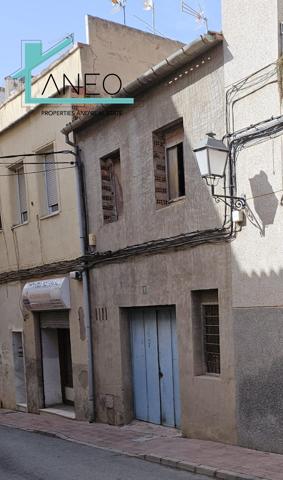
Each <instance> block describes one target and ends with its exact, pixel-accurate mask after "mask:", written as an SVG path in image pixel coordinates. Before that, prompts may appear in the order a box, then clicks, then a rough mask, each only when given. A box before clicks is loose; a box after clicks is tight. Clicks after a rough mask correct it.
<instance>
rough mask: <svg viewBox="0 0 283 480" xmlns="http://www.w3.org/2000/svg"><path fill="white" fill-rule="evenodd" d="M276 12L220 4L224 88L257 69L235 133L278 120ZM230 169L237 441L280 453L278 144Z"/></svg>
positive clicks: (277, 6) (271, 5) (273, 4)
mask: <svg viewBox="0 0 283 480" xmlns="http://www.w3.org/2000/svg"><path fill="white" fill-rule="evenodd" d="M282 9H283V2H282V1H281V0H272V1H270V2H268V4H267V3H266V2H265V1H256V0H252V1H249V2H241V8H239V4H238V2H235V1H233V0H231V1H230V0H224V1H223V32H224V36H225V39H226V42H227V43H226V48H225V54H224V58H225V59H226V63H225V67H224V78H225V86H226V88H227V89H228V88H229V87H230V86H231V84H233V83H235V82H236V81H238V80H239V79H240V78H242V79H243V78H244V77H246V76H248V75H252V74H255V72H257V71H258V70H259V69H263V70H262V71H261V72H260V73H259V74H258V75H255V76H253V78H252V80H253V85H252V86H250V87H249V88H247V87H248V85H247V84H245V85H244V87H245V88H244V89H242V90H241V91H240V92H239V93H238V95H236V96H235V97H234V100H237V102H236V103H235V105H234V109H233V113H234V129H235V130H237V129H239V128H245V127H248V126H249V125H250V124H253V123H256V122H259V121H263V120H265V119H268V118H270V117H271V116H278V115H280V114H281V113H282V110H281V101H280V97H279V89H278V84H277V75H276V64H273V65H272V66H270V67H268V68H265V67H266V66H267V65H269V64H271V63H272V62H276V61H277V58H278V57H279V56H280V55H281V42H282V37H280V35H279V27H280V25H279V23H280V21H282V18H283V17H282ZM239 31H241V34H239ZM266 74H267V75H269V78H268V77H267V78H266V81H265V82H263V83H259V77H260V76H263V75H266ZM270 82H271V83H270ZM267 84H269V85H267ZM259 87H263V88H261V89H259ZM236 170H237V187H238V194H245V195H246V196H247V199H248V206H249V209H250V212H251V215H252V217H253V220H252V221H251V220H250V219H247V220H246V224H245V225H244V226H243V228H242V231H241V232H239V233H238V235H237V239H236V241H234V242H233V243H232V259H233V261H232V292H233V296H232V302H233V304H232V306H233V322H234V342H235V352H236V356H235V365H236V382H237V417H238V439H239V443H240V444H241V445H244V446H248V447H251V448H257V449H263V450H271V451H277V452H279V451H280V452H281V453H282V451H283V446H282V438H283V428H282V409H281V406H280V395H281V390H282V382H281V377H282V371H281V370H282V368H281V366H280V365H281V363H282V352H281V349H280V343H281V344H282V305H283V288H282V259H283V248H282V227H283V224H282V205H281V199H282V193H283V192H282V188H283V185H282V137H281V136H279V137H278V138H267V139H266V141H265V142H264V143H261V144H259V145H256V146H252V147H249V148H246V149H244V150H243V151H242V152H241V153H240V154H239V156H238V159H237V164H236Z"/></svg>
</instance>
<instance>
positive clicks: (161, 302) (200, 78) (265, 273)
mask: <svg viewBox="0 0 283 480" xmlns="http://www.w3.org/2000/svg"><path fill="white" fill-rule="evenodd" d="M282 12H283V3H282V1H279V0H278V1H277V0H274V1H273V2H271V3H270V4H269V5H268V8H267V6H266V3H265V2H248V3H246V4H243V5H242V8H241V9H239V6H238V4H237V2H233V1H229V0H225V1H224V2H223V5H222V16H223V34H224V41H223V45H222V46H218V47H214V48H212V49H211V50H210V51H209V52H206V54H205V55H200V56H199V57H198V58H195V59H194V61H191V62H188V64H187V66H186V68H183V69H178V68H177V66H176V68H175V71H174V72H173V71H172V75H168V76H165V75H164V76H163V77H162V79H161V80H160V83H159V84H156V83H157V82H155V84H154V85H153V86H152V87H151V88H148V89H146V88H144V91H143V92H139V94H138V96H137V98H136V106H135V108H134V109H133V108H127V109H123V111H122V115H121V117H120V118H116V119H115V120H113V119H107V120H105V119H103V121H102V120H101V121H99V120H98V121H96V122H95V124H91V122H89V123H88V124H84V125H82V124H80V125H79V124H76V125H74V129H75V138H76V141H77V143H78V145H79V146H80V148H81V150H82V158H83V161H84V164H85V168H86V172H87V176H86V178H87V183H86V186H87V196H88V202H89V205H90V206H92V205H96V209H95V210H94V209H92V208H90V209H89V229H90V232H92V233H94V234H95V235H96V249H97V252H98V253H102V252H104V253H105V254H106V255H107V252H112V255H114V256H115V252H117V251H122V252H124V250H123V249H125V257H124V259H123V258H122V259H121V255H120V260H119V263H118V262H117V263H115V262H114V261H113V260H111V258H110V257H111V255H110V254H109V261H108V264H104V265H103V262H101V263H100V264H97V266H95V265H94V268H93V269H92V270H91V285H92V287H91V298H92V308H93V312H94V313H93V318H94V323H93V325H94V344H95V360H94V365H95V384H96V408H97V415H98V419H99V420H102V421H104V422H109V423H116V424H120V423H125V422H128V421H130V420H131V419H132V418H134V417H135V416H136V411H135V400H134V396H135V389H136V388H137V387H136V385H135V381H136V379H135V378H134V374H133V364H134V363H135V362H136V358H135V348H136V345H135V344H133V341H132V338H131V336H132V326H131V325H132V320H131V311H132V309H135V311H139V312H142V311H145V310H144V309H145V307H151V309H152V308H156V309H158V308H160V307H161V306H168V305H171V306H174V308H175V312H176V325H177V338H178V342H177V343H178V351H179V380H180V398H181V429H182V431H183V433H184V434H185V435H188V436H191V437H197V438H203V439H212V440H219V441H224V442H228V443H235V444H239V445H242V446H246V447H250V448H256V449H262V450H266V451H273V452H280V453H282V451H283V450H282V449H283V446H282V445H283V444H282V442H283V431H282V408H281V396H282V385H281V380H280V379H281V377H282V368H281V363H282V354H281V344H282V340H281V336H282V325H281V323H282V322H281V320H282V286H281V284H282V274H281V273H282V272H281V271H282V267H281V253H282V252H281V250H282V241H281V236H282V226H281V223H282V222H281V213H280V208H281V205H282V198H281V197H282V141H281V136H280V132H279V135H278V134H277V135H276V136H272V135H271V136H270V135H269V136H267V137H266V138H264V139H263V140H264V141H261V142H254V144H252V142H250V143H249V144H248V146H247V147H245V148H244V149H242V151H240V152H239V154H238V155H237V160H236V163H235V171H236V178H235V187H236V193H237V194H238V195H242V196H243V195H244V196H245V197H246V199H247V206H246V208H245V211H244V217H243V221H241V222H240V223H237V224H234V232H236V234H235V235H233V241H231V242H222V243H221V244H217V245H211V244H206V245H199V246H196V247H194V248H186V247H184V246H183V247H182V248H181V249H174V250H172V249H171V250H170V248H168V250H167V252H166V251H164V250H163V251H162V253H155V254H154V253H152V250H151V253H150V254H146V252H144V254H141V253H139V254H132V255H131V256H130V255H127V254H128V252H129V251H130V250H131V248H132V247H133V246H138V245H141V244H143V245H145V244H146V245H147V246H148V244H149V243H150V242H154V241H156V240H160V239H162V238H163V239H167V241H168V245H169V241H170V239H171V238H172V237H173V236H174V235H178V234H184V233H186V232H195V231H203V230H205V229H207V228H214V227H217V226H218V227H220V226H221V223H222V221H223V216H224V211H223V209H221V208H220V207H219V205H218V204H216V203H215V202H214V200H213V198H212V197H211V192H210V190H209V189H208V188H207V186H206V185H205V182H204V181H203V180H202V179H201V177H200V174H199V170H198V167H197V164H196V158H195V156H194V154H193V152H192V149H193V148H194V147H195V146H196V145H197V144H198V143H199V141H200V140H201V139H202V138H203V137H204V136H205V134H206V133H207V132H210V131H213V132H215V133H216V134H217V137H218V138H221V137H222V136H224V135H225V134H226V135H227V134H228V136H229V135H235V132H237V131H239V130H241V129H246V128H248V127H250V125H252V124H256V123H257V122H264V121H267V120H269V119H270V118H271V117H276V116H278V117H279V116H280V115H281V95H282V88H281V90H280V88H279V87H280V80H282V72H280V69H279V74H278V64H277V61H278V58H280V56H281V54H282V34H281V33H280V32H281V22H282V20H283V18H282ZM251 25H252V27H251ZM263 26H264V28H262V27H263ZM239 31H241V35H240V34H239ZM208 58H209V61H207V60H208ZM279 65H280V64H279ZM156 68H158V67H156ZM281 68H282V67H281ZM280 75H281V77H280ZM148 76H150V74H148ZM226 95H227V96H226ZM180 119H182V121H183V128H184V139H183V148H184V172H185V187H186V188H185V195H184V196H183V197H182V198H180V199H179V200H178V201H175V202H172V203H171V204H169V205H167V206H163V208H159V206H157V205H156V202H155V193H156V192H155V188H156V184H155V182H156V178H155V170H154V147H153V145H154V142H153V134H154V133H155V132H159V131H160V129H161V130H162V129H163V128H164V127H166V126H167V127H168V126H170V125H172V124H175V123H176V122H177V121H180ZM110 132H111V134H110ZM226 138H227V137H226ZM229 138H230V139H231V138H235V137H233V136H232V137H229ZM118 150H119V155H120V169H121V172H120V177H119V178H120V181H121V186H122V191H123V202H124V205H123V211H122V213H121V215H120V217H118V219H117V218H116V221H110V222H108V221H105V218H107V217H105V212H104V208H105V207H104V205H105V199H104V196H105V188H104V187H103V184H104V183H103V182H105V179H104V177H103V175H105V170H103V169H105V163H101V162H104V159H105V158H106V157H107V155H108V156H109V157H111V155H110V154H111V152H115V151H116V152H117V151H118ZM114 160H115V159H114ZM114 160H113V161H114ZM101 172H102V173H101ZM101 175H102V176H101ZM222 186H223V185H219V186H218V189H219V190H218V192H219V193H223V190H222V192H221V187H222ZM132 250H133V248H132ZM207 290H209V291H211V290H213V291H215V290H218V302H219V321H220V351H221V374H220V375H219V376H210V375H203V374H200V372H199V368H198V361H199V359H198V349H199V348H200V347H199V345H198V341H199V339H198V332H197V331H196V320H195V303H194V302H195V298H196V296H197V295H199V293H198V292H204V291H207ZM200 295H202V293H201V294H200ZM101 312H104V313H103V315H102V313H101ZM146 321H147V320H146ZM160 422H161V423H162V418H161V420H160Z"/></svg>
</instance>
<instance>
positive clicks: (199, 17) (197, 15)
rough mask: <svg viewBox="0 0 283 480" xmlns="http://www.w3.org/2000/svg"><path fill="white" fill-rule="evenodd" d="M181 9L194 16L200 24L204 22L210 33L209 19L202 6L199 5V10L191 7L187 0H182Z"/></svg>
mask: <svg viewBox="0 0 283 480" xmlns="http://www.w3.org/2000/svg"><path fill="white" fill-rule="evenodd" d="M181 11H182V12H183V13H187V14H188V15H190V16H191V17H194V18H195V20H196V22H197V23H198V24H204V25H205V27H206V33H208V19H207V17H206V15H205V12H204V11H203V9H202V8H201V6H199V10H195V9H194V8H192V7H190V5H189V4H188V3H187V2H185V0H181Z"/></svg>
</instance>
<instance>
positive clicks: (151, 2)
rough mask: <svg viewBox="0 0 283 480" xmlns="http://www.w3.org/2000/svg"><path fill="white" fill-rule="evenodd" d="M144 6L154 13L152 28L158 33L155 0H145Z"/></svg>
mask: <svg viewBox="0 0 283 480" xmlns="http://www.w3.org/2000/svg"><path fill="white" fill-rule="evenodd" d="M143 8H144V10H146V11H147V12H150V11H151V13H152V27H151V29H152V31H153V33H154V34H155V33H156V26H155V3H154V0H144V2H143Z"/></svg>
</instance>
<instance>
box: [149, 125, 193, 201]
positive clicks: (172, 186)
mask: <svg viewBox="0 0 283 480" xmlns="http://www.w3.org/2000/svg"><path fill="white" fill-rule="evenodd" d="M183 142H184V129H183V122H182V121H178V122H177V123H174V124H173V125H170V126H166V127H164V128H162V129H160V130H158V131H155V132H153V161H154V179H155V199H156V207H157V208H162V207H164V206H166V205H168V204H169V203H170V202H173V201H174V200H176V199H178V198H180V197H183V196H184V195H185V172H184V151H183Z"/></svg>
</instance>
